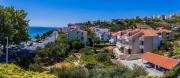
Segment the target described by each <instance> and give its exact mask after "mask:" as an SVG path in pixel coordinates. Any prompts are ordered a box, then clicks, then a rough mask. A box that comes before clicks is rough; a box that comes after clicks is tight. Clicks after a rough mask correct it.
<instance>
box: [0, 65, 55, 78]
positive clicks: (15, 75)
mask: <svg viewBox="0 0 180 78" xmlns="http://www.w3.org/2000/svg"><path fill="white" fill-rule="evenodd" d="M0 77H1V78H29V77H31V78H56V77H55V76H54V75H51V74H47V73H45V72H44V73H39V72H32V71H25V70H23V69H21V68H19V67H18V66H16V65H14V64H0Z"/></svg>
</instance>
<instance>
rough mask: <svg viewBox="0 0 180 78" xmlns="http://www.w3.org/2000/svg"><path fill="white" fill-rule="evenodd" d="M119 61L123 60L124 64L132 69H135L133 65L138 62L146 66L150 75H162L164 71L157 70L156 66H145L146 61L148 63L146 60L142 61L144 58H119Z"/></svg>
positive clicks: (139, 64)
mask: <svg viewBox="0 0 180 78" xmlns="http://www.w3.org/2000/svg"><path fill="white" fill-rule="evenodd" d="M117 61H119V62H121V63H122V64H123V65H125V66H127V67H128V68H130V69H133V66H134V65H135V64H136V65H138V66H142V67H144V68H146V71H147V72H148V76H162V75H163V72H161V71H158V70H155V69H154V68H147V67H146V66H145V64H144V63H146V61H144V60H143V61H142V59H138V60H130V61H127V60H120V59H118V60H117Z"/></svg>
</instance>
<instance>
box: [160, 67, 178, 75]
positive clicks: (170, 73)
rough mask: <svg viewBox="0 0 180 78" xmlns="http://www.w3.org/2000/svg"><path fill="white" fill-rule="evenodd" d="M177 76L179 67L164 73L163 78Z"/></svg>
mask: <svg viewBox="0 0 180 78" xmlns="http://www.w3.org/2000/svg"><path fill="white" fill-rule="evenodd" d="M178 74H180V66H177V67H175V68H174V69H172V70H170V71H168V72H166V73H165V75H164V77H163V78H175V77H176V76H177V75H178Z"/></svg>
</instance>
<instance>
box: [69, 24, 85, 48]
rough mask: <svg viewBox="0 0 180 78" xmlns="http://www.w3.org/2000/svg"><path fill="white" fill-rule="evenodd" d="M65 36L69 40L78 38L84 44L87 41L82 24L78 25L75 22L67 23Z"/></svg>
mask: <svg viewBox="0 0 180 78" xmlns="http://www.w3.org/2000/svg"><path fill="white" fill-rule="evenodd" d="M66 38H67V39H69V40H80V41H81V42H82V43H83V44H84V45H85V46H86V45H87V43H88V36H87V31H85V29H84V28H83V26H78V25H76V24H69V25H68V31H67V33H66Z"/></svg>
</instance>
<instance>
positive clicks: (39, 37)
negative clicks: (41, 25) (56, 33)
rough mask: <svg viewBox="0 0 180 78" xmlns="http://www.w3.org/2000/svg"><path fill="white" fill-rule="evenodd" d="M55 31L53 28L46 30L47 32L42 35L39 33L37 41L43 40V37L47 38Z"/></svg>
mask: <svg viewBox="0 0 180 78" xmlns="http://www.w3.org/2000/svg"><path fill="white" fill-rule="evenodd" d="M52 33H53V31H52V30H51V31H48V32H46V33H43V34H42V35H39V34H38V35H37V36H36V37H35V38H36V41H37V42H38V41H41V40H43V39H45V38H47V37H48V36H50V35H51V34H52Z"/></svg>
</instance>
